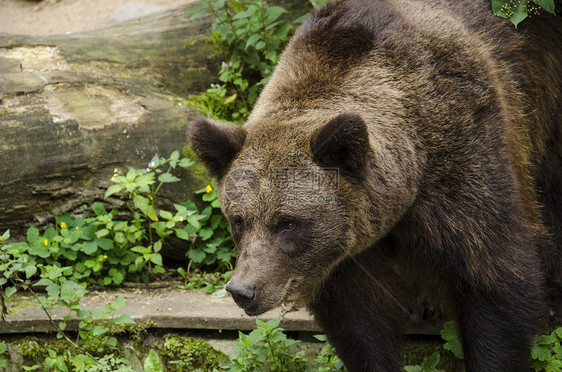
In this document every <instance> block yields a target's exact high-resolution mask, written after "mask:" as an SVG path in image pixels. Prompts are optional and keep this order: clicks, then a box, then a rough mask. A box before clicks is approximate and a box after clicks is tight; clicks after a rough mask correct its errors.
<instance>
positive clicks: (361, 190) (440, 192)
mask: <svg viewBox="0 0 562 372" xmlns="http://www.w3.org/2000/svg"><path fill="white" fill-rule="evenodd" d="M561 102H562V21H561V20H560V19H558V18H557V17H554V16H550V15H542V16H538V17H533V18H531V19H530V20H527V21H525V22H524V23H522V24H521V25H520V26H519V29H518V30H515V29H514V28H513V27H512V26H511V25H510V24H509V21H507V20H504V19H500V18H497V17H493V16H492V15H491V10H490V9H489V1H488V0H478V1H460V0H458V1H450V0H431V1H430V0H426V1H421V0H394V1H384V0H346V1H341V2H334V3H329V4H328V5H327V6H325V7H324V8H321V9H320V10H318V11H317V12H315V13H314V14H313V15H312V16H311V17H310V19H309V20H308V21H307V22H305V24H303V26H302V27H301V28H300V29H299V30H298V31H297V33H296V35H295V36H294V37H293V39H292V41H291V42H290V44H289V46H288V47H287V49H286V50H285V52H284V54H283V56H282V58H281V61H280V63H279V65H278V66H277V68H276V70H275V72H274V75H273V76H272V78H271V79H270V81H269V83H268V85H267V86H266V88H265V89H264V91H263V93H262V95H261V96H260V98H259V100H258V102H257V104H256V106H255V108H254V110H253V112H252V114H251V115H250V117H249V119H248V122H247V123H246V124H245V125H244V127H240V128H237V127H230V126H226V125H224V124H216V123H213V122H211V121H209V120H205V119H201V120H198V121H196V122H195V123H193V126H192V128H191V134H190V140H191V142H192V144H193V147H194V149H195V151H196V153H197V155H198V156H199V157H200V158H201V160H202V161H203V162H204V163H205V164H206V165H207V166H208V167H209V169H210V171H211V172H212V173H213V174H214V175H215V176H217V177H218V181H219V190H218V191H219V197H220V199H221V202H222V206H223V210H224V212H225V214H226V216H227V217H228V218H229V221H230V223H231V227H232V232H233V236H234V239H235V241H236V242H237V245H238V252H239V256H238V260H237V265H236V269H235V272H234V275H233V277H232V279H231V282H230V284H229V286H228V287H227V289H229V291H230V292H231V293H232V295H233V297H234V299H235V301H236V302H237V303H238V304H239V305H240V306H242V307H243V308H244V309H245V310H246V312H247V313H248V314H260V313H262V312H264V311H267V310H269V309H271V308H272V307H274V306H277V305H279V304H280V303H282V302H283V301H288V300H293V301H297V302H300V303H303V304H306V305H307V306H308V308H309V309H310V311H311V312H312V313H313V314H314V316H315V318H316V320H317V321H318V322H319V323H320V324H321V325H322V327H324V329H325V331H326V333H327V334H328V337H329V338H330V340H331V341H332V343H333V344H334V345H335V347H336V349H337V351H338V353H339V355H340V356H341V358H342V359H343V361H344V363H345V364H346V366H347V368H348V369H349V370H350V371H377V372H380V371H399V370H400V359H399V356H400V346H399V345H400V334H401V325H402V324H403V321H404V319H405V318H407V316H408V314H407V308H408V299H407V298H406V297H405V296H404V293H405V291H407V290H408V288H410V289H411V288H421V289H423V290H426V291H428V292H439V293H444V294H445V295H446V298H447V302H448V304H449V305H450V308H451V314H452V315H453V316H454V318H455V320H457V322H458V324H459V327H460V330H461V338H462V342H463V349H464V354H465V362H466V367H467V370H468V371H472V372H483V371H510V372H512V371H526V370H528V359H529V347H530V339H531V337H532V335H533V334H534V333H535V332H536V331H537V329H538V325H539V323H540V322H541V320H543V319H544V317H545V316H546V313H547V311H546V309H547V304H548V305H550V306H552V307H553V309H554V310H555V311H560V303H561V301H560V299H561V289H560V286H561V284H562V281H561V273H562V270H561V251H562V104H561ZM334 170H335V171H336V172H337V182H336V183H334V182H332V181H333V179H332V178H331V176H332V175H333V174H334ZM420 278H423V279H420ZM548 300H550V302H548Z"/></svg>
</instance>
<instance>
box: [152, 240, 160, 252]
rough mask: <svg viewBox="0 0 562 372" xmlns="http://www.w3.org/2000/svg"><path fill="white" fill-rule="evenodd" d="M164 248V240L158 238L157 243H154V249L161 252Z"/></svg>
mask: <svg viewBox="0 0 562 372" xmlns="http://www.w3.org/2000/svg"><path fill="white" fill-rule="evenodd" d="M161 249H162V240H158V241H157V242H156V243H154V245H153V246H152V250H153V251H154V252H160V250H161Z"/></svg>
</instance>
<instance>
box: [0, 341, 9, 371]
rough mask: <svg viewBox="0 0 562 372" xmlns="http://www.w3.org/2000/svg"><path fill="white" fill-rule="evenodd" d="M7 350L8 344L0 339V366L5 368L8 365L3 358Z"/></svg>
mask: <svg viewBox="0 0 562 372" xmlns="http://www.w3.org/2000/svg"><path fill="white" fill-rule="evenodd" d="M6 350H8V345H6V343H5V342H4V341H0V368H6V367H7V366H8V361H7V360H6V359H5V358H4V356H3V355H4V354H5V353H6Z"/></svg>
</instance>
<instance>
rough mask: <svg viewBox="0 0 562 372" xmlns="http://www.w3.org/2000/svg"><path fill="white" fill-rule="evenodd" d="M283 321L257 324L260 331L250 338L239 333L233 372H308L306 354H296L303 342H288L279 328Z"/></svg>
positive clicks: (231, 369)
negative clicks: (296, 347)
mask: <svg viewBox="0 0 562 372" xmlns="http://www.w3.org/2000/svg"><path fill="white" fill-rule="evenodd" d="M280 321H281V318H275V319H272V320H270V321H268V322H262V321H260V320H259V319H258V320H256V325H257V329H255V330H253V331H252V332H251V333H250V334H248V335H245V334H244V333H242V332H240V333H239V338H238V341H237V342H236V346H235V347H234V349H233V350H232V361H231V364H230V365H229V366H228V370H229V371H304V370H306V358H305V356H304V351H302V350H301V351H298V352H295V350H294V345H295V344H296V343H298V342H299V341H296V340H293V339H290V338H287V336H286V335H285V333H283V328H280V327H279V323H280Z"/></svg>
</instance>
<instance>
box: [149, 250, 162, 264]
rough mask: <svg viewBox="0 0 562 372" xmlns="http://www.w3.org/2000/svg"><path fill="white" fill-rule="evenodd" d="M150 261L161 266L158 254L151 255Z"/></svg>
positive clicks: (160, 257) (160, 258)
mask: <svg viewBox="0 0 562 372" xmlns="http://www.w3.org/2000/svg"><path fill="white" fill-rule="evenodd" d="M150 261H152V262H153V263H155V264H156V265H159V266H162V256H161V255H160V253H151V254H150Z"/></svg>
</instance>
